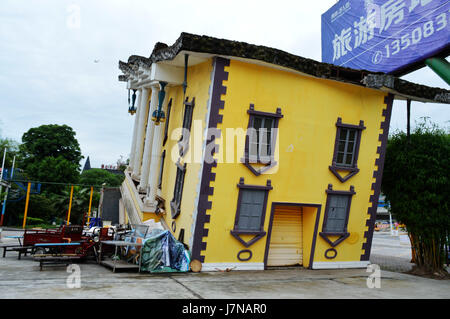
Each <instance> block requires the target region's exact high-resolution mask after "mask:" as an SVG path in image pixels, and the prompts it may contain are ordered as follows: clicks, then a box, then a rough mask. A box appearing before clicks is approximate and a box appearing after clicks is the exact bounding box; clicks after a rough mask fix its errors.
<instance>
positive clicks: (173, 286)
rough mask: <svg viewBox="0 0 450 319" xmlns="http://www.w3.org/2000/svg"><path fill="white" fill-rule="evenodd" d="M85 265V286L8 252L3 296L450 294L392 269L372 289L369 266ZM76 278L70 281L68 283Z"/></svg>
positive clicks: (2, 265)
mask: <svg viewBox="0 0 450 319" xmlns="http://www.w3.org/2000/svg"><path fill="white" fill-rule="evenodd" d="M3 235H6V234H5V233H4V234H3ZM383 236H385V235H380V236H378V235H377V236H375V240H374V242H375V241H376V243H377V244H376V245H374V250H375V251H377V252H378V253H379V254H381V253H383V252H384V253H387V252H389V251H390V250H391V249H393V248H395V247H389V245H388V244H389V243H390V244H391V246H393V245H395V240H394V241H391V242H389V240H392V238H388V237H383ZM379 239H380V240H379ZM381 239H382V240H381ZM4 241H5V240H4ZM376 249H378V250H376ZM394 253H397V254H398V250H395V249H393V250H392V254H394ZM394 257H395V256H394ZM404 257H405V256H400V257H397V258H403V259H404ZM383 267H384V266H382V268H383ZM80 270H81V273H80V275H81V277H80V286H81V287H80V288H70V286H68V285H67V281H68V279H69V278H71V277H70V276H71V275H72V274H71V273H68V272H67V271H66V268H65V267H55V268H51V267H48V268H44V270H43V271H39V267H38V263H36V262H33V261H32V260H31V259H30V258H29V257H25V258H24V259H23V260H21V261H19V260H17V257H16V255H15V254H14V253H9V252H8V254H7V256H6V258H1V257H0V298H52V299H53V298H55V299H56V298H152V299H154V298H155V299H156V298H157V299H171V298H181V299H210V298H218V299H248V298H255V299H266V298H276V299H289V298H355V299H358V298H439V299H448V298H450V281H448V280H445V281H444V280H434V279H427V278H421V277H417V276H411V275H406V274H402V273H398V272H390V271H382V272H381V281H380V283H381V287H380V288H372V289H370V288H368V286H367V278H368V276H369V275H370V274H371V273H367V272H366V270H365V269H353V270H307V269H303V268H291V269H283V270H267V271H241V272H238V271H231V272H228V273H221V272H211V273H183V274H160V275H154V274H135V273H112V272H111V271H110V270H109V269H106V268H104V267H101V266H98V265H97V264H94V263H85V264H80ZM73 283H74V281H70V280H69V284H73Z"/></svg>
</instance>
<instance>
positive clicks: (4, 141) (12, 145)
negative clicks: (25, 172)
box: [0, 137, 19, 168]
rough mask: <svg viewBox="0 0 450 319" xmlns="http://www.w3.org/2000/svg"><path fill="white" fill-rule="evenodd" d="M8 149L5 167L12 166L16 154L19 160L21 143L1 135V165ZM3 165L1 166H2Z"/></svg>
mask: <svg viewBox="0 0 450 319" xmlns="http://www.w3.org/2000/svg"><path fill="white" fill-rule="evenodd" d="M5 149H6V158H5V168H11V167H12V162H13V160H14V156H16V160H18V157H17V156H18V153H19V143H17V142H16V141H14V140H13V139H10V138H2V137H0V165H1V161H3V154H4V151H5ZM0 167H1V166H0Z"/></svg>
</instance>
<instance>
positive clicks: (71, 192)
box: [67, 185, 73, 225]
mask: <svg viewBox="0 0 450 319" xmlns="http://www.w3.org/2000/svg"><path fill="white" fill-rule="evenodd" d="M72 196H73V185H72V186H71V187H70V201H69V213H68V214H67V225H69V222H70V211H71V210H72Z"/></svg>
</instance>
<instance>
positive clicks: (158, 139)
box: [145, 123, 164, 207]
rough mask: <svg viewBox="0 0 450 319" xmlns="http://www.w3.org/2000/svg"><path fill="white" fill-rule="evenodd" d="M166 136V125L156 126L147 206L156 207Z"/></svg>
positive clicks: (146, 199)
mask: <svg viewBox="0 0 450 319" xmlns="http://www.w3.org/2000/svg"><path fill="white" fill-rule="evenodd" d="M163 135H164V124H163V123H159V125H155V129H154V132H153V145H152V155H151V160H150V174H149V181H148V182H149V185H150V190H149V192H148V193H147V197H146V198H145V201H146V204H147V205H150V206H155V207H156V191H157V189H158V179H159V172H160V169H159V168H160V167H159V166H160V164H161V152H162V140H163Z"/></svg>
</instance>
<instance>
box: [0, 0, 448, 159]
mask: <svg viewBox="0 0 450 319" xmlns="http://www.w3.org/2000/svg"><path fill="white" fill-rule="evenodd" d="M335 3H336V1H335V0H320V1H304V0H302V1H299V0H296V1H282V0H279V1H276V2H274V1H262V0H258V1H244V0H239V1H235V0H227V1H213V0H209V1H206V0H203V1H202V0H200V1H197V0H191V1H174V0H173V1H154V0H133V1H125V0H107V1H106V0H104V1H93V0H90V1H65V0H40V1H29V0H2V1H1V6H0V114H1V118H0V130H1V131H0V133H1V136H2V137H9V138H12V139H15V140H17V141H19V142H20V140H21V137H22V134H23V133H24V132H26V131H27V130H28V129H29V128H31V127H37V126H39V125H42V124H67V125H69V126H71V127H72V128H73V129H74V130H75V131H76V134H77V135H76V137H77V139H78V141H79V143H80V145H81V150H82V153H83V155H84V156H85V157H87V156H90V160H91V165H92V167H100V165H101V164H115V162H116V161H117V159H119V158H120V156H123V157H124V158H127V157H128V156H129V152H130V146H131V137H132V130H133V121H134V117H132V116H130V115H129V114H128V113H127V110H128V101H127V91H126V89H125V83H123V82H118V80H117V76H118V75H119V74H120V71H119V69H118V61H119V60H123V61H127V59H128V57H129V56H130V55H132V54H136V55H142V56H146V57H148V56H149V55H150V53H151V51H152V49H153V46H154V44H155V43H156V42H157V41H160V42H164V43H167V44H169V45H171V44H173V43H174V41H175V40H176V39H177V38H178V37H179V35H180V33H181V32H183V31H184V32H190V33H195V34H202V35H203V34H204V35H209V36H213V37H219V38H225V39H230V40H238V41H245V42H248V43H252V44H258V45H265V46H269V47H274V48H277V49H281V50H284V51H287V52H290V53H293V54H296V55H300V56H303V57H307V58H312V59H315V60H318V61H320V60H321V42H320V40H321V23H320V17H321V14H322V13H324V12H325V11H326V10H327V9H328V8H330V7H331V6H332V5H334V4H335ZM78 17H79V19H78ZM404 78H405V79H407V80H409V81H413V82H417V83H421V84H425V85H429V86H435V87H436V86H437V87H442V88H447V89H448V85H447V84H446V83H445V82H444V81H443V80H442V79H440V78H439V77H438V76H437V75H436V74H434V73H433V72H432V71H431V70H429V69H428V68H423V69H421V70H418V71H416V72H414V73H411V74H409V75H407V76H405V77H404ZM423 116H427V117H430V118H431V120H433V121H435V122H437V123H438V124H440V125H441V126H447V127H448V126H449V120H450V108H449V107H448V106H447V105H443V104H429V103H427V104H423V103H417V102H413V104H412V122H413V123H414V121H415V120H419V119H420V117H423ZM405 128H406V103H405V102H396V103H395V104H394V111H393V117H392V121H391V131H393V130H395V129H402V130H405ZM83 163H84V160H83Z"/></svg>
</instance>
